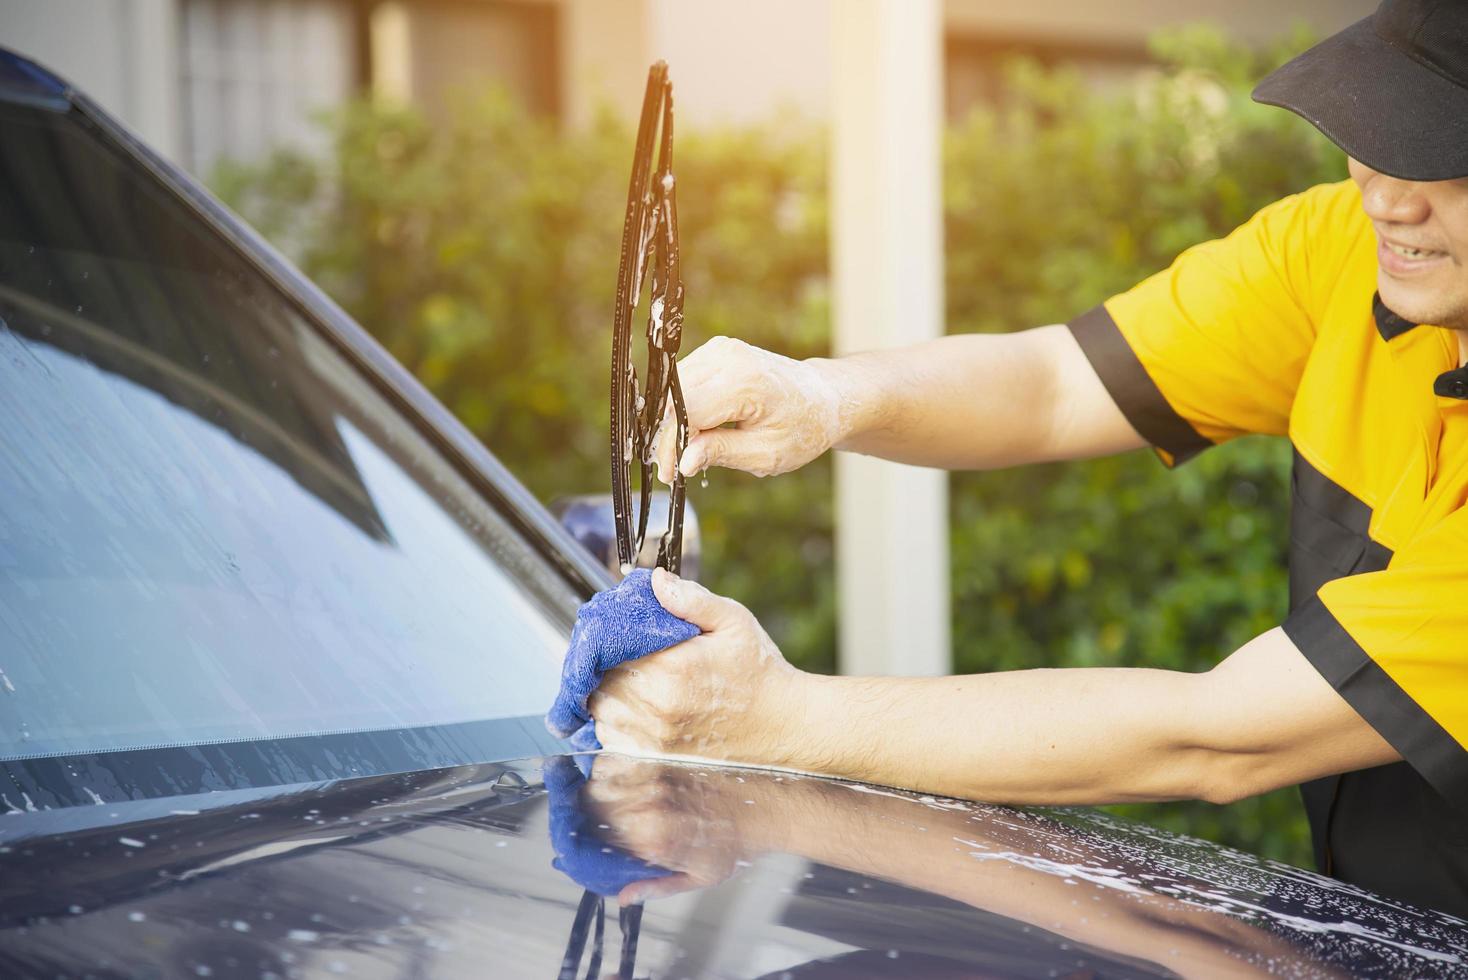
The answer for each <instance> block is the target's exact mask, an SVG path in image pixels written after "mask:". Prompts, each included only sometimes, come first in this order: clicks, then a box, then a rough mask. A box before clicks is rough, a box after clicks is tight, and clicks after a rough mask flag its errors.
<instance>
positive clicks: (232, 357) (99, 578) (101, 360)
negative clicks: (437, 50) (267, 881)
mask: <svg viewBox="0 0 1468 980" xmlns="http://www.w3.org/2000/svg"><path fill="white" fill-rule="evenodd" d="M574 604H575V596H574V594H572V593H571V591H570V590H569V587H568V586H567V585H566V584H565V583H564V582H563V581H561V580H560V579H559V578H557V577H556V576H555V575H554V573H553V572H552V570H551V569H550V567H549V566H548V565H547V564H546V562H545V561H544V560H543V559H542V558H541V557H540V556H538V555H536V554H535V553H534V552H533V551H532V550H531V549H530V548H529V547H528V546H527V545H526V544H525V543H524V542H523V541H522V540H521V539H520V538H519V537H518V536H517V535H516V534H515V533H513V531H512V530H511V527H510V525H509V524H507V522H506V520H505V519H504V518H503V517H502V516H501V515H500V514H499V513H497V512H496V511H495V510H494V509H493V507H491V506H490V505H488V504H487V503H486V502H485V500H484V499H483V498H482V497H481V496H480V495H479V494H478V493H476V492H475V491H474V489H473V488H472V487H471V486H470V485H469V484H468V483H466V482H465V480H464V479H463V477H462V476H461V475H460V474H459V473H458V471H456V470H455V469H453V468H452V467H451V466H450V465H448V464H447V463H446V461H445V460H444V459H443V458H442V457H441V455H439V453H438V452H437V451H436V450H435V449H434V448H433V446H432V445H431V444H430V443H429V442H428V441H427V440H426V439H425V438H424V437H423V436H422V435H421V434H420V433H419V432H418V431H417V430H416V429H415V428H414V427H413V426H412V425H411V424H409V423H408V422H407V421H406V420H405V419H404V418H403V417H402V416H400V415H399V414H398V413H397V412H396V411H395V410H394V409H393V407H392V406H391V405H390V404H389V403H388V402H387V401H386V400H385V398H384V397H383V396H382V395H381V394H380V393H379V392H378V390H376V389H375V388H374V387H373V386H372V385H371V384H370V383H369V382H368V381H367V380H365V379H364V377H363V376H362V375H360V374H359V373H358V372H357V371H356V370H355V369H354V368H353V367H352V366H351V365H350V364H349V363H348V362H347V361H346V360H345V359H344V358H343V357H342V356H341V355H340V354H339V353H338V351H337V350H336V349H335V348H334V347H333V346H332V345H331V344H330V343H328V342H327V341H326V340H325V339H324V338H323V336H322V335H320V334H319V333H318V332H317V331H316V330H315V329H313V327H312V326H311V325H310V324H309V323H308V322H307V321H306V320H305V319H304V318H303V316H302V315H301V314H300V313H299V312H298V311H297V310H296V309H295V308H294V307H293V306H291V305H290V304H289V303H288V302H287V300H286V299H285V298H284V297H283V296H282V295H280V294H279V293H278V292H277V291H276V290H275V289H274V288H273V287H272V286H270V285H269V284H268V283H267V282H266V281H265V280H264V279H263V278H262V277H261V276H259V275H258V274H257V273H256V271H255V270H254V269H253V267H251V266H249V265H248V264H247V263H245V262H244V261H243V260H241V259H240V258H239V257H238V255H237V254H236V253H235V252H233V251H232V250H231V249H230V247H229V246H228V245H227V244H225V243H224V242H223V241H222V240H221V239H219V238H217V237H216V236H214V235H213V234H212V233H211V232H209V231H208V230H207V228H205V227H204V226H203V225H202V224H201V223H199V222H198V221H197V220H196V219H195V218H194V216H193V215H192V213H191V212H189V211H188V210H187V208H185V207H184V206H182V205H181V204H180V203H178V202H177V201H176V200H175V199H174V198H173V197H172V196H171V195H170V194H169V193H168V192H167V191H166V190H165V189H164V188H163V187H161V186H160V185H159V184H157V182H156V181H154V180H153V179H152V178H151V177H149V176H148V175H147V174H146V173H145V172H143V171H142V170H141V169H140V168H139V167H137V165H136V164H135V163H134V162H133V161H132V160H131V158H129V157H127V156H125V155H124V154H122V153H121V152H120V151H117V150H115V149H113V147H112V145H111V144H110V143H108V142H107V141H106V140H105V139H103V138H101V137H99V136H98V134H97V133H96V132H95V131H93V130H92V129H91V128H90V126H89V124H88V123H86V122H85V120H83V119H82V118H81V117H79V116H78V114H77V113H76V112H72V113H70V114H60V113H57V112H54V111H47V110H44V109H36V108H30V107H24V106H15V105H6V104H5V103H3V102H0V672H3V673H0V761H4V760H24V759H39V758H43V757H48V756H75V755H82V754H87V753H98V752H113V751H117V750H138V749H152V748H158V747H167V746H178V745H199V744H202V743H229V742H241V741H244V740H270V739H285V738H291V737H294V736H303V735H307V736H309V735H317V734H325V733H350V732H364V731H384V730H393V731H408V730H416V729H421V728H423V727H424V726H446V725H448V726H452V725H458V724H462V723H466V722H476V721H483V720H486V719H499V718H509V717H520V716H528V715H538V714H539V713H540V712H541V711H542V710H543V709H544V708H545V706H546V705H547V704H548V703H549V701H550V698H551V697H552V695H553V694H554V690H555V681H556V677H557V673H558V671H557V663H558V661H559V658H560V654H561V651H562V649H563V647H564V642H565V635H566V631H567V629H568V619H567V614H568V611H569V610H572V609H573V608H574ZM341 774H342V775H345V774H347V773H345V772H344V773H341Z"/></svg>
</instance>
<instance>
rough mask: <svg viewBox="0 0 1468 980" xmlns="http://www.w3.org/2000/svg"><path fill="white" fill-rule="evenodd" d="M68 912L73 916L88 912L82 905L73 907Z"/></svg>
mask: <svg viewBox="0 0 1468 980" xmlns="http://www.w3.org/2000/svg"><path fill="white" fill-rule="evenodd" d="M66 911H68V912H70V913H71V914H72V915H81V914H82V913H83V912H85V911H86V909H84V908H82V907H81V906H80V905H73V906H71V907H70V908H68V909H67V910H66Z"/></svg>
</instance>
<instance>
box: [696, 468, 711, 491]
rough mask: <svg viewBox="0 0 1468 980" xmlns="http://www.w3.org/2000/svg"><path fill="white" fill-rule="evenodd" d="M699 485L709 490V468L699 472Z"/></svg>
mask: <svg viewBox="0 0 1468 980" xmlns="http://www.w3.org/2000/svg"><path fill="white" fill-rule="evenodd" d="M698 485H699V486H701V487H703V488H704V489H705V490H707V489H708V488H709V471H708V470H703V471H702V472H700V473H699V474H698Z"/></svg>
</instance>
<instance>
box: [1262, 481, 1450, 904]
mask: <svg viewBox="0 0 1468 980" xmlns="http://www.w3.org/2000/svg"><path fill="white" fill-rule="evenodd" d="M1290 480H1291V494H1290V497H1291V504H1290V609H1291V611H1292V612H1293V611H1294V610H1296V609H1299V608H1300V607H1302V606H1304V605H1306V604H1307V603H1309V602H1310V601H1311V600H1312V599H1313V598H1314V597H1315V593H1316V591H1317V590H1318V589H1319V588H1320V587H1321V586H1322V585H1324V584H1325V583H1326V582H1329V581H1330V580H1331V579H1336V578H1341V577H1343V576H1346V575H1360V574H1364V573H1366V572H1375V571H1380V570H1382V569H1384V568H1386V566H1387V563H1388V562H1389V561H1391V556H1392V555H1391V551H1390V550H1389V549H1387V548H1385V547H1383V546H1382V545H1381V544H1379V543H1377V542H1376V541H1373V540H1371V538H1370V536H1369V535H1368V534H1367V527H1368V525H1369V524H1370V521H1371V509H1370V508H1369V507H1367V506H1366V505H1365V504H1364V503H1362V502H1361V501H1360V500H1357V499H1356V498H1355V497H1354V496H1352V495H1351V494H1350V493H1348V492H1347V491H1346V490H1345V489H1343V488H1342V487H1340V486H1339V485H1337V484H1336V483H1335V482H1333V481H1332V480H1330V479H1329V478H1328V477H1326V476H1325V475H1324V474H1323V473H1321V472H1320V471H1319V470H1317V469H1316V468H1315V467H1314V466H1311V465H1310V463H1309V462H1308V461H1306V460H1305V459H1304V458H1303V457H1302V456H1300V454H1299V453H1298V452H1296V453H1295V461H1294V468H1293V471H1292V473H1291V477H1290ZM1323 622H1324V623H1325V624H1326V625H1325V626H1324V628H1326V629H1329V628H1331V627H1332V626H1333V627H1334V628H1335V629H1337V630H1339V629H1340V627H1339V626H1338V625H1336V624H1335V623H1334V620H1333V619H1331V618H1329V617H1326V619H1325V620H1324V621H1323ZM1344 640H1345V642H1347V643H1349V642H1351V641H1350V640H1349V637H1345V638H1344ZM1297 642H1298V641H1297ZM1362 660H1363V661H1364V662H1365V663H1367V664H1368V669H1370V667H1371V666H1374V665H1371V663H1370V658H1369V657H1365V656H1364V654H1363V655H1362ZM1375 669H1376V670H1378V671H1379V670H1380V668H1375ZM1300 793H1301V796H1302V797H1303V798H1304V801H1305V812H1306V815H1307V816H1308V818H1309V821H1310V834H1311V838H1312V840H1313V842H1314V849H1315V861H1316V865H1317V866H1318V867H1319V868H1320V870H1321V871H1323V872H1325V873H1326V874H1329V875H1333V876H1335V877H1337V878H1340V879H1342V880H1344V881H1349V882H1352V883H1353V884H1357V885H1361V886H1362V887H1365V888H1369V889H1371V890H1372V891H1377V892H1381V893H1382V894H1384V895H1390V896H1392V897H1395V898H1400V899H1404V900H1406V901H1409V902H1412V903H1413V904H1416V905H1422V906H1426V907H1428V908H1435V909H1438V910H1440V911H1443V912H1448V913H1451V914H1453V915H1457V916H1465V917H1468V819H1465V817H1464V816H1463V815H1462V814H1460V813H1459V811H1458V810H1457V809H1455V808H1454V807H1453V806H1452V805H1451V804H1449V803H1448V801H1447V800H1445V799H1443V797H1442V796H1441V795H1439V794H1438V793H1437V791H1436V790H1434V789H1433V788H1432V787H1431V786H1430V785H1429V784H1428V783H1427V781H1426V780H1425V779H1423V778H1422V777H1421V776H1420V775H1418V773H1417V771H1416V770H1415V769H1413V768H1412V767H1411V766H1410V765H1408V764H1407V763H1405V762H1396V763H1392V764H1391V765H1386V766H1378V767H1376V768H1374V769H1361V770H1358V771H1356V772H1348V773H1344V774H1342V775H1339V776H1327V777H1325V778H1324V779H1317V780H1314V781H1312V782H1308V783H1305V784H1303V785H1302V786H1301V787H1300Z"/></svg>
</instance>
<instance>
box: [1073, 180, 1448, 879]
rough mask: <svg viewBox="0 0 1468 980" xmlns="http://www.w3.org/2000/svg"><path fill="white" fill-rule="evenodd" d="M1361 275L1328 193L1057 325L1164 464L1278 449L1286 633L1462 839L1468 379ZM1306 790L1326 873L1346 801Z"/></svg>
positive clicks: (1367, 260)
mask: <svg viewBox="0 0 1468 980" xmlns="http://www.w3.org/2000/svg"><path fill="white" fill-rule="evenodd" d="M1376 275H1377V260H1376V237H1375V234H1374V232H1373V229H1372V227H1371V223H1370V221H1369V220H1368V219H1367V218H1366V216H1365V214H1364V213H1363V211H1362V209H1361V198H1360V193H1359V191H1358V189H1357V188H1356V186H1355V185H1354V184H1353V183H1352V182H1350V181H1345V182H1342V183H1339V184H1329V185H1323V186H1320V187H1315V188H1312V189H1311V190H1308V191H1305V192H1304V193H1302V194H1297V195H1294V196H1293V197H1289V198H1286V199H1284V200H1282V201H1279V202H1277V203H1275V204H1272V205H1270V206H1269V207H1267V208H1265V209H1264V210H1262V211H1260V212H1259V213H1258V214H1257V215H1255V216H1254V217H1253V218H1252V219H1250V220H1249V221H1248V222H1247V223H1246V224H1244V225H1243V226H1242V227H1240V228H1239V229H1237V230H1236V231H1234V232H1233V233H1232V234H1231V235H1229V236H1228V237H1227V238H1223V239H1220V240H1218V241H1213V242H1208V243H1205V244H1202V245H1199V246H1197V247H1195V248H1192V249H1189V250H1188V251H1186V252H1184V253H1183V254H1182V255H1180V256H1179V257H1178V258H1177V260H1176V261H1175V262H1174V263H1173V265H1172V266H1171V267H1170V268H1169V269H1167V270H1165V271H1163V272H1161V273H1158V274H1157V275H1155V276H1152V277H1151V278H1149V279H1147V280H1145V281H1144V282H1142V283H1141V284H1140V285H1138V286H1136V287H1135V288H1133V289H1131V290H1130V291H1128V292H1126V293H1123V294H1121V295H1119V296H1115V297H1113V298H1112V299H1110V300H1108V301H1107V302H1106V303H1105V304H1104V305H1103V306H1101V307H1097V308H1096V309H1094V310H1092V311H1091V312H1089V313H1087V314H1085V315H1083V316H1081V317H1079V318H1078V319H1076V320H1075V321H1073V322H1072V323H1071V325H1070V326H1071V330H1072V331H1073V333H1074V334H1075V336H1076V338H1077V340H1078V341H1079V342H1080V344H1081V347H1082V349H1083V350H1084V351H1085V352H1086V355H1087V356H1088V357H1089V358H1090V360H1091V363H1092V365H1093V366H1094V367H1095V368H1096V370H1097V373H1098V374H1099V375H1100V376H1101V379H1102V381H1103V383H1105V385H1106V387H1107V390H1108V391H1109V392H1110V393H1111V395H1112V397H1113V398H1114V399H1115V400H1116V402H1117V404H1118V406H1119V407H1120V408H1121V410H1122V411H1123V412H1124V413H1125V414H1126V416H1127V418H1128V419H1129V420H1130V421H1131V423H1132V424H1133V426H1134V427H1135V428H1136V429H1137V431H1138V432H1139V433H1141V434H1142V435H1143V437H1145V438H1147V439H1148V440H1149V441H1150V442H1151V443H1152V444H1153V445H1154V446H1156V448H1157V450H1158V452H1159V454H1160V455H1161V456H1162V458H1163V459H1164V461H1165V462H1167V463H1168V465H1173V464H1174V463H1176V462H1178V461H1181V460H1184V459H1186V458H1187V457H1189V456H1191V455H1192V454H1194V453H1196V452H1198V451H1200V450H1202V449H1204V448H1207V447H1208V446H1211V445H1213V444H1215V443H1220V442H1224V441H1226V440H1228V439H1232V438H1234V437H1236V436H1240V435H1245V434H1248V433H1265V434H1270V435H1277V436H1287V437H1288V438H1289V439H1290V441H1291V443H1292V444H1293V445H1294V448H1295V465H1294V473H1293V487H1292V490H1293V493H1292V498H1293V503H1292V512H1291V542H1290V593H1291V612H1290V615H1289V617H1288V619H1287V620H1286V621H1285V623H1284V629H1285V632H1286V633H1287V634H1288V635H1289V636H1290V638H1291V639H1292V640H1293V641H1294V642H1295V643H1296V645H1298V646H1299V647H1300V649H1301V650H1302V651H1303V652H1304V654H1305V656H1306V657H1307V658H1309V660H1310V662H1311V663H1312V664H1314V665H1315V667H1316V668H1317V669H1319V670H1320V672H1321V674H1322V675H1323V676H1325V678H1326V679H1327V680H1329V681H1330V682H1331V684H1332V685H1333V686H1334V687H1335V689H1336V690H1337V691H1339V692H1340V694H1341V695H1342V697H1344V698H1345V699H1346V701H1348V702H1349V703H1350V704H1351V705H1352V707H1354V708H1355V709H1356V711H1358V712H1359V713H1360V714H1361V716H1362V717H1363V718H1365V719H1366V721H1367V722H1369V723H1370V724H1371V725H1372V726H1373V727H1375V728H1376V729H1377V730H1378V731H1379V732H1380V733H1381V734H1382V736H1383V737H1385V738H1386V740H1387V741H1388V742H1390V743H1391V744H1392V745H1393V746H1394V747H1395V748H1397V749H1398V750H1399V751H1400V752H1401V754H1402V756H1403V758H1404V759H1405V760H1406V763H1407V764H1408V765H1410V767H1411V769H1412V770H1413V771H1414V772H1415V774H1416V777H1418V778H1420V779H1422V780H1425V781H1426V784H1427V785H1428V786H1430V787H1431V792H1432V794H1435V797H1436V798H1435V799H1434V800H1432V801H1431V805H1433V806H1437V805H1439V804H1442V805H1444V806H1446V807H1447V808H1448V809H1447V810H1445V811H1444V813H1442V814H1437V815H1436V817H1440V818H1443V819H1449V820H1452V821H1453V822H1455V823H1457V824H1468V751H1465V745H1468V508H1465V507H1464V501H1465V499H1468V370H1465V369H1460V368H1459V348H1458V342H1457V337H1456V335H1455V334H1454V333H1453V331H1451V330H1447V329H1444V328H1441V327H1436V326H1431V325H1416V324H1411V323H1408V322H1406V321H1404V320H1403V319H1402V318H1401V317H1398V316H1396V315H1395V314H1393V313H1392V312H1391V311H1390V310H1388V309H1386V307H1385V306H1383V305H1382V303H1381V301H1380V299H1379V298H1378V297H1377V296H1376ZM1183 546H1184V547H1186V544H1185V543H1184V545H1183ZM1386 768H1390V767H1386ZM1352 775H1358V774H1352ZM1403 775H1404V774H1403V773H1401V772H1397V773H1396V774H1395V778H1397V779H1401V778H1402V777H1403ZM1325 782H1327V783H1333V785H1331V786H1330V799H1329V801H1325V802H1322V801H1321V800H1315V801H1313V806H1312V807H1311V811H1312V813H1311V815H1312V822H1313V823H1315V824H1316V831H1317V833H1316V839H1317V852H1318V853H1319V854H1320V855H1321V859H1322V861H1323V862H1324V863H1325V865H1326V866H1327V868H1335V869H1338V868H1339V867H1340V865H1341V858H1342V855H1341V854H1340V853H1337V852H1339V851H1340V848H1341V845H1342V843H1343V842H1342V841H1341V840H1338V839H1337V840H1332V839H1331V838H1332V837H1333V836H1335V834H1334V830H1335V829H1337V827H1338V825H1339V826H1345V825H1346V824H1349V823H1350V822H1351V821H1350V819H1346V820H1345V821H1344V823H1343V821H1342V811H1341V807H1342V805H1343V802H1342V800H1343V799H1346V798H1347V797H1349V796H1351V794H1352V793H1354V794H1355V795H1356V796H1361V795H1362V794H1363V789H1362V786H1358V785H1357V784H1355V783H1351V784H1349V785H1347V786H1345V787H1344V788H1343V786H1342V785H1341V784H1340V783H1339V782H1333V781H1325ZM1347 790H1349V791H1350V792H1346V791H1347ZM1366 790H1369V786H1367V787H1366ZM1392 791H1393V792H1399V789H1396V790H1392ZM1367 795H1369V793H1368V794H1367ZM1306 796H1307V803H1308V802H1311V793H1310V792H1309V791H1308V790H1307V794H1306ZM1378 802H1379V801H1378ZM1363 805H1364V804H1363ZM1332 809H1334V811H1335V813H1334V815H1332V813H1331V811H1332ZM1387 809H1388V810H1389V811H1390V809H1391V808H1387ZM1315 811H1321V812H1319V813H1317V812H1315ZM1450 813H1456V817H1452V816H1447V814H1450ZM1347 817H1352V815H1350V814H1348V815H1347ZM1359 817H1361V814H1360V813H1355V814H1354V817H1352V819H1354V818H1359ZM1401 817H1402V814H1401V813H1400V812H1397V816H1396V818H1395V819H1398V820H1400V819H1401ZM1383 819H1385V820H1388V821H1389V820H1390V819H1393V818H1392V817H1391V813H1390V812H1388V813H1385V814H1375V815H1373V816H1372V820H1373V821H1375V822H1377V823H1380V822H1381V820H1383ZM1356 822H1357V823H1360V822H1361V821H1360V820H1359V819H1358V820H1357V821H1356ZM1373 833H1374V832H1373ZM1346 836H1352V835H1350V834H1347V835H1346ZM1371 836H1372V834H1368V835H1367V838H1368V839H1369V838H1370V837H1371ZM1459 836H1460V837H1461V838H1462V840H1463V842H1464V845H1465V848H1464V854H1465V855H1468V836H1464V835H1461V834H1460V835H1459ZM1347 843H1349V842H1347ZM1464 869H1465V871H1464V875H1463V876H1462V881H1461V882H1460V884H1461V885H1462V886H1463V887H1462V893H1463V895H1464V896H1465V898H1464V907H1465V908H1468V861H1465V864H1464ZM1388 890H1390V889H1388Z"/></svg>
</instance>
